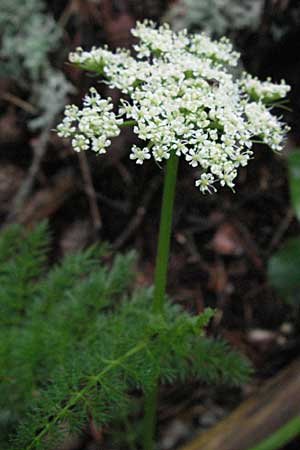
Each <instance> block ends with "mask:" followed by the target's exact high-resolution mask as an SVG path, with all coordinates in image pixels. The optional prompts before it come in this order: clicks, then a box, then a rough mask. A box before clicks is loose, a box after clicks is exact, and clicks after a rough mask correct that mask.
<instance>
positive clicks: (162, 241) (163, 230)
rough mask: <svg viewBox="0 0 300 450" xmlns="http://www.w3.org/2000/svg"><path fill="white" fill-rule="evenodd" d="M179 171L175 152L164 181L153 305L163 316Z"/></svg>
mask: <svg viewBox="0 0 300 450" xmlns="http://www.w3.org/2000/svg"><path fill="white" fill-rule="evenodd" d="M177 169H178V156H176V154H175V152H174V153H171V156H170V158H169V159H168V161H167V167H166V173H165V179H164V190H163V198H162V207H161V215H160V225H159V235H158V245H157V254H156V262H155V273H154V294H153V303H152V309H153V312H154V313H156V314H162V313H163V309H164V297H165V291H166V282H167V269H168V260H169V251H170V239H171V226H172V215H173V204H174V196H175V186H176V178H177Z"/></svg>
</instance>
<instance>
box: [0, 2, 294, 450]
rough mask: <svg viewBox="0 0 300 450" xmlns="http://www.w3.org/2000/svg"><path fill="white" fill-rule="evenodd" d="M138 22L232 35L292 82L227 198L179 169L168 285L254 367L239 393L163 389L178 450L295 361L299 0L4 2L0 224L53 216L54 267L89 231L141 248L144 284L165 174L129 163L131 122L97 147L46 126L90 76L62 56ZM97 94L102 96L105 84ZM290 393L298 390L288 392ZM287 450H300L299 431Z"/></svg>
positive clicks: (110, 40) (170, 441)
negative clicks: (208, 309)
mask: <svg viewBox="0 0 300 450" xmlns="http://www.w3.org/2000/svg"><path fill="white" fill-rule="evenodd" d="M144 18H150V19H153V20H154V21H157V22H164V21H167V22H169V23H170V25H171V26H172V28H174V29H175V30H179V29H182V28H187V29H188V30H189V31H192V32H201V31H205V32H206V33H208V34H210V35H211V36H212V37H214V38H218V37H221V36H223V35H226V36H228V37H229V38H230V39H231V40H232V41H233V43H234V46H235V47H236V49H237V50H238V51H240V52H241V60H242V66H241V67H240V69H241V70H242V69H243V68H245V69H247V70H248V71H249V72H250V73H251V74H253V75H257V76H258V77H259V78H260V79H265V78H266V77H267V76H271V77H272V78H273V80H274V81H278V82H279V81H280V80H281V79H282V78H284V79H285V80H286V81H287V83H289V84H290V85H291V86H292V90H291V93H290V95H289V102H288V104H287V105H286V107H285V108H284V109H280V110H278V111H277V113H278V114H279V115H280V116H282V117H283V118H284V120H285V121H286V122H287V123H288V124H289V125H290V126H291V132H290V133H289V136H288V139H287V142H286V145H285V149H284V152H283V153H282V154H281V155H274V154H272V152H271V151H270V150H269V149H267V148H264V147H262V146H258V147H257V148H255V158H254V159H253V160H252V161H251V162H250V164H249V165H248V167H247V168H246V169H243V170H241V171H240V174H239V178H238V182H237V185H236V193H235V194H234V193H232V192H231V191H230V190H225V189H224V190H222V191H221V190H220V191H219V192H218V194H217V195H212V196H210V195H207V196H203V195H201V194H200V193H199V191H198V190H196V189H195V188H194V183H193V182H192V179H193V173H192V169H191V170H190V168H189V167H188V166H182V167H180V173H179V179H178V185H177V194H176V204H175V214H174V239H173V243H172V254H171V259H170V272H169V273H170V276H169V284H168V291H169V293H170V294H171V295H172V297H173V298H174V299H175V300H176V301H177V302H180V303H181V304H182V305H183V306H184V307H185V308H187V309H189V310H191V311H194V312H199V311H201V310H202V309H203V307H204V306H207V305H209V306H213V307H217V308H218V314H217V315H216V317H215V319H214V322H213V324H212V326H211V330H210V333H211V334H213V335H217V334H221V335H222V336H223V337H225V338H226V339H227V340H228V341H229V342H230V343H231V344H232V345H233V346H234V347H236V348H238V349H239V350H241V351H242V352H243V353H244V354H245V355H246V356H247V357H248V358H249V359H250V360H251V361H252V363H253V365H254V367H255V369H256V374H255V377H254V379H253V380H252V383H251V385H249V386H244V387H243V388H242V389H240V390H228V389H227V390H226V391H224V390H222V389H219V388H218V389H213V388H210V389H209V390H208V389H207V388H205V389H203V388H202V387H201V386H199V385H196V386H195V385H191V386H185V387H184V388H183V389H182V391H181V392H180V393H179V392H178V391H176V393H174V392H173V391H172V389H171V388H168V389H166V392H165V393H163V399H162V402H161V412H160V417H161V419H160V420H161V427H160V429H161V436H160V446H161V448H162V449H172V448H176V446H178V445H179V444H181V443H182V442H185V441H187V440H190V439H191V438H192V437H193V436H194V435H195V434H196V433H197V432H199V431H200V430H205V429H207V428H208V427H211V426H213V425H215V424H216V423H217V422H218V421H219V420H220V419H221V418H222V417H224V416H225V415H226V414H228V412H230V411H231V410H232V409H233V408H234V407H235V406H237V405H239V403H240V402H242V401H243V400H244V399H245V398H246V397H247V396H248V395H249V393H251V392H253V391H255V389H256V386H258V385H261V384H263V383H264V382H265V380H267V379H269V378H271V377H274V376H276V374H277V373H278V371H280V370H281V369H283V368H285V369H286V370H288V368H289V367H290V365H291V364H293V363H294V362H295V361H297V358H298V357H299V350H298V349H299V343H300V315H299V306H300V225H299V221H300V1H299V0H209V1H207V0H177V1H175V0H173V1H167V0H53V1H46V0H0V59H1V64H0V160H1V164H0V220H1V226H2V227H4V226H6V225H8V224H9V223H21V224H23V225H25V226H26V227H29V228H31V227H32V226H33V224H34V223H36V222H38V221H40V220H42V219H48V220H49V223H50V229H51V231H52V237H53V239H52V248H51V258H52V259H53V261H56V260H57V259H59V258H60V257H61V256H63V255H64V254H66V253H68V252H74V251H76V250H79V249H82V248H84V247H85V246H87V245H88V244H91V243H93V242H96V241H99V240H100V241H108V242H109V243H110V244H111V246H112V249H113V250H114V251H119V250H120V251H124V250H126V249H128V248H135V249H136V250H137V253H138V258H139V265H138V280H137V283H139V284H149V283H151V281H152V275H153V266H154V258H155V250H156V236H157V227H158V221H159V210H160V196H161V187H162V173H161V171H160V170H159V169H158V167H157V166H156V165H155V164H152V163H149V164H144V165H143V166H142V167H136V165H135V164H134V163H133V162H132V161H130V160H129V158H128V152H129V148H130V146H131V145H132V144H133V143H134V137H133V136H132V135H131V133H130V130H126V131H124V132H122V134H121V136H119V137H118V138H116V139H115V140H114V141H113V143H112V147H111V148H110V151H109V152H108V154H107V155H104V156H103V155H102V156H101V157H97V156H95V155H93V154H92V153H86V154H85V153H81V154H76V153H74V152H73V151H72V150H71V146H70V143H69V142H68V141H67V140H62V139H59V138H58V137H57V135H56V133H55V132H53V129H54V128H55V127H56V125H57V124H58V123H59V121H60V118H61V116H62V112H63V109H64V106H65V104H67V103H70V102H72V103H76V104H79V103H80V102H81V98H82V96H83V95H84V93H85V92H86V91H87V90H88V88H89V86H91V85H95V84H97V83H98V81H99V80H97V79H96V78H94V77H91V76H89V75H87V74H86V73H83V72H82V71H81V70H79V69H77V68H74V67H72V66H71V65H70V64H68V63H67V62H66V61H67V59H68V53H69V51H71V50H73V49H74V48H75V47H77V46H82V47H83V48H85V49H89V48H90V47H91V46H93V45H96V46H102V45H104V44H107V45H108V46H109V47H110V48H111V49H115V48H117V47H128V48H129V47H130V46H131V45H132V43H133V42H134V40H133V38H132V36H131V34H130V29H131V28H132V27H133V26H134V24H135V22H136V21H137V20H142V19H144ZM97 89H99V90H100V91H102V92H103V94H106V93H107V88H106V87H104V86H103V84H102V85H101V84H99V85H98V86H97ZM110 95H112V97H113V100H114V101H117V100H118V98H119V97H118V96H119V94H118V92H113V93H112V94H111V93H110ZM284 382H285V381H283V384H282V389H284ZM298 387H299V386H298ZM296 395H298V398H299V390H298V391H297V392H294V391H292V392H291V393H290V394H289V398H290V400H291V399H293V396H294V401H296V400H295V399H296V398H297V397H295V396H296ZM187 399H188V400H187ZM299 412H300V411H299ZM78 448H79V447H78ZM80 448H88V447H80ZM195 448H196V447H195ZM284 448H285V449H289V450H292V449H299V440H298V444H297V443H291V444H290V445H289V446H286V447H284ZM215 450H239V449H215Z"/></svg>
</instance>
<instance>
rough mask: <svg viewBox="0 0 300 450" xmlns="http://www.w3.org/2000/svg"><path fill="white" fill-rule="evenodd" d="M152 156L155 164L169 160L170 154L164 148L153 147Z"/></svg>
mask: <svg viewBox="0 0 300 450" xmlns="http://www.w3.org/2000/svg"><path fill="white" fill-rule="evenodd" d="M152 153H153V156H154V159H155V160H156V161H157V162H161V161H162V160H163V159H169V158H170V153H169V152H168V151H167V149H166V147H158V146H155V147H153V151H152Z"/></svg>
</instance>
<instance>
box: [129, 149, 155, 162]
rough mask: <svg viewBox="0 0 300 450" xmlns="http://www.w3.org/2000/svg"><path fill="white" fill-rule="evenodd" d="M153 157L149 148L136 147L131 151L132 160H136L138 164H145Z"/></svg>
mask: <svg viewBox="0 0 300 450" xmlns="http://www.w3.org/2000/svg"><path fill="white" fill-rule="evenodd" d="M150 158H151V155H150V153H149V149H148V148H143V149H141V148H139V147H138V146H137V145H134V146H133V147H132V149H131V153H130V159H133V160H136V161H135V162H136V164H143V162H144V160H145V159H150Z"/></svg>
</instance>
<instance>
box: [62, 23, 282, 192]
mask: <svg viewBox="0 0 300 450" xmlns="http://www.w3.org/2000/svg"><path fill="white" fill-rule="evenodd" d="M132 34H133V35H134V36H135V37H136V38H138V39H139V42H138V44H137V45H136V46H135V52H136V58H135V57H133V56H131V54H130V52H128V51H127V50H117V51H116V52H115V53H113V52H111V51H109V50H108V49H107V48H95V47H94V48H92V50H91V51H84V50H82V49H81V48H79V49H77V50H76V51H75V52H74V53H71V55H70V61H71V62H72V63H75V64H77V65H79V66H80V67H82V68H84V69H86V70H90V71H92V72H96V73H97V74H99V75H101V76H102V78H103V81H104V82H105V83H107V84H108V85H109V87H111V88H118V89H119V90H120V91H121V92H122V94H124V96H126V100H125V98H124V99H121V102H120V105H119V109H118V111H117V113H116V114H114V112H112V108H113V106H112V103H111V100H110V99H108V100H105V99H102V98H101V97H100V95H99V94H98V93H97V92H96V90H95V89H91V90H90V93H89V95H87V96H86V97H85V98H84V103H83V108H82V109H81V110H80V109H78V108H77V107H76V106H74V105H72V106H68V107H67V108H66V111H65V118H64V119H63V121H62V123H61V124H60V125H59V126H58V127H57V130H58V134H59V135H60V136H62V137H72V145H73V147H74V149H75V150H76V151H79V150H86V149H87V148H91V149H92V150H94V151H95V152H96V153H105V152H106V149H107V147H108V146H109V145H110V138H112V137H114V136H117V135H118V133H119V129H120V127H121V126H123V125H126V124H130V125H133V131H134V133H135V134H136V135H137V137H138V138H139V139H140V140H141V141H144V142H145V145H143V146H142V147H143V148H140V147H138V146H136V145H135V146H133V148H132V150H131V153H130V159H132V160H134V161H135V162H136V163H137V164H143V162H144V161H145V160H148V159H150V158H151V156H152V157H153V158H154V159H155V160H156V161H157V162H162V161H164V160H166V159H168V158H169V157H170V155H171V153H172V152H175V153H176V155H178V156H179V157H181V158H183V159H185V161H186V162H187V163H189V164H190V165H191V166H192V167H195V168H196V170H197V171H198V172H199V171H200V173H199V176H200V178H199V179H198V180H197V181H196V183H195V184H196V186H197V187H198V188H199V189H200V191H201V192H204V193H205V192H213V191H215V190H216V187H215V185H216V184H217V183H219V184H220V185H221V186H228V187H230V188H233V187H234V181H235V179H236V177H237V173H238V168H239V167H240V166H246V165H247V164H248V161H249V159H250V158H251V155H252V145H253V141H254V140H257V139H259V140H260V141H261V142H262V143H264V144H267V145H268V146H269V147H271V149H273V150H275V151H278V150H280V149H281V148H282V143H283V140H284V136H285V133H286V131H287V129H288V127H286V126H285V125H284V124H282V122H281V121H280V120H279V119H278V118H277V117H276V116H274V115H273V114H272V113H271V107H272V102H274V101H276V102H277V101H278V100H280V99H282V98H283V97H284V96H285V95H286V94H287V93H288V91H289V89H290V87H289V86H288V85H286V84H285V82H284V81H281V83H280V84H275V83H272V82H271V81H270V80H269V79H268V80H267V81H264V82H261V81H259V80H258V79H257V78H253V77H252V76H250V75H248V74H243V75H242V77H241V78H240V79H239V78H237V77H236V76H234V75H233V71H232V67H233V66H236V64H237V61H238V58H239V55H238V53H237V52H235V51H233V48H232V45H231V43H230V42H229V41H228V40H227V39H225V38H222V39H221V40H219V41H213V40H211V39H210V38H209V37H208V36H206V35H204V34H198V35H189V34H188V33H187V32H186V31H181V32H179V33H174V32H173V31H172V30H171V29H170V28H169V26H168V25H163V26H161V27H159V28H156V26H155V24H154V23H152V22H150V21H145V22H143V23H137V25H136V28H135V29H134V30H132ZM123 121H124V122H123Z"/></svg>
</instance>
